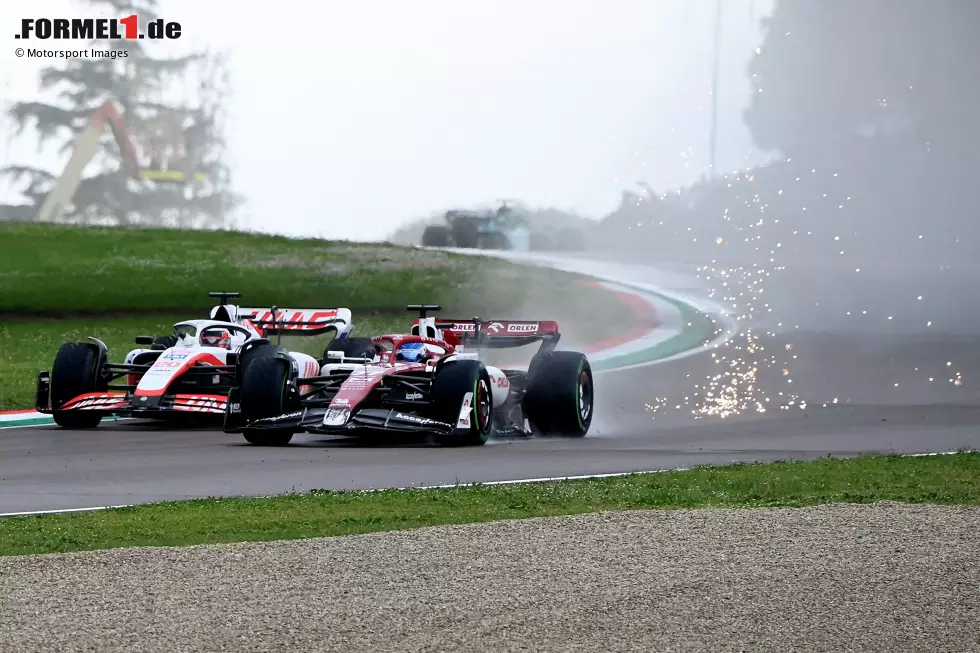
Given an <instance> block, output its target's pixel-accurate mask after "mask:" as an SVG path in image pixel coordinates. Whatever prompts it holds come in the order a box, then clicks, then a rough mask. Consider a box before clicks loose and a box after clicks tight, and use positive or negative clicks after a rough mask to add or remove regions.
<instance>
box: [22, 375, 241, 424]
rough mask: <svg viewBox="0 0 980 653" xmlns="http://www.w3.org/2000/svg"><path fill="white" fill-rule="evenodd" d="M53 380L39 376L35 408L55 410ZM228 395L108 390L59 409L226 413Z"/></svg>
mask: <svg viewBox="0 0 980 653" xmlns="http://www.w3.org/2000/svg"><path fill="white" fill-rule="evenodd" d="M50 393H51V381H50V377H49V376H48V375H47V374H46V373H41V374H40V375H39V376H38V382H37V395H36V398H35V402H34V403H35V409H36V410H37V411H38V412H39V413H46V414H50V413H52V412H54V411H53V410H52V408H51V407H50V405H49V404H50ZM227 405H228V397H227V396H225V395H217V394H176V395H164V396H161V397H137V396H135V395H134V394H133V393H131V392H119V391H113V390H108V391H106V392H89V393H86V394H83V395H79V396H77V397H75V398H74V399H72V400H70V401H68V402H66V403H65V404H64V405H63V406H62V407H61V408H60V409H59V411H75V410H86V411H98V412H101V413H105V414H106V415H117V416H120V417H146V418H159V417H164V416H167V415H168V414H169V415H174V416H177V415H193V414H198V415H201V414H204V415H215V416H216V415H224V413H225V409H226V407H227Z"/></svg>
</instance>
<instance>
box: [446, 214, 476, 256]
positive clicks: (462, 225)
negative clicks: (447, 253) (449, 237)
mask: <svg viewBox="0 0 980 653" xmlns="http://www.w3.org/2000/svg"><path fill="white" fill-rule="evenodd" d="M452 234H453V242H454V243H456V247H462V248H464V249H477V248H478V247H479V246H480V230H479V228H478V227H477V225H476V223H475V222H474V221H473V220H470V219H468V218H456V219H455V220H454V221H453V225H452Z"/></svg>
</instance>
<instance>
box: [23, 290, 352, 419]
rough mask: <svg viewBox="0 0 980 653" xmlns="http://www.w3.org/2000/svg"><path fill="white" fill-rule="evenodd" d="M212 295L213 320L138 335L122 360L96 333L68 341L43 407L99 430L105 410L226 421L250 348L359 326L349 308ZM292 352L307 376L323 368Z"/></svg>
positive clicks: (47, 381) (345, 332)
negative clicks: (113, 358) (242, 303)
mask: <svg viewBox="0 0 980 653" xmlns="http://www.w3.org/2000/svg"><path fill="white" fill-rule="evenodd" d="M208 296H209V297H218V298H220V302H221V303H220V304H219V305H218V306H215V307H213V308H212V309H211V313H210V319H206V320H204V319H200V320H186V321H183V322H178V323H177V324H175V325H174V327H173V329H174V332H173V335H169V336H159V337H156V338H154V337H152V336H138V337H137V338H136V344H137V345H142V347H140V348H139V349H134V350H132V351H130V352H129V353H128V354H127V355H126V358H125V361H124V362H123V363H122V364H115V363H110V362H109V351H108V349H107V347H106V345H105V343H103V342H102V341H100V340H98V339H96V338H91V337H90V338H89V340H91V342H68V343H65V344H63V345H62V346H61V348H60V349H59V350H58V353H57V355H56V356H55V359H54V366H53V367H52V368H51V371H50V373H49V372H47V371H44V372H41V373H40V374H39V375H38V380H37V397H36V401H35V403H36V408H37V410H38V411H39V412H42V413H48V414H51V415H52V416H53V417H54V421H55V423H56V424H58V425H59V426H62V427H64V428H72V429H78V428H94V427H95V426H97V425H98V424H99V422H100V421H101V420H102V418H103V417H106V416H120V417H141V418H151V419H169V418H179V417H185V418H186V417H196V418H207V417H211V418H212V419H215V420H217V421H218V423H219V424H220V423H221V420H222V419H223V416H224V414H225V407H226V403H227V399H228V390H229V389H230V388H232V387H235V386H239V385H241V377H242V375H243V374H244V373H245V372H247V367H246V366H245V365H242V364H240V359H239V356H240V352H241V350H242V348H243V347H244V346H246V345H248V344H249V343H252V342H256V341H262V342H268V340H267V338H268V337H269V336H280V337H281V336H282V335H320V334H324V333H327V332H330V331H334V332H336V333H337V338H336V339H335V340H334V341H333V342H331V346H332V347H335V348H336V347H338V346H340V344H342V343H346V342H347V341H346V339H347V337H348V336H349V334H350V333H351V332H352V331H353V329H354V325H353V324H352V323H351V312H350V310H349V309H346V308H337V309H327V308H318V309H277V308H276V307H272V308H269V309H265V308H240V307H237V306H234V305H231V304H228V302H227V300H228V299H229V298H232V297H240V296H241V295H240V294H239V293H208ZM335 343H338V344H335ZM289 356H291V357H292V360H294V361H295V362H296V364H297V365H298V366H299V369H302V370H304V371H305V373H306V374H316V373H317V372H318V370H319V369H320V364H319V362H318V360H317V359H316V358H314V357H313V356H308V355H306V354H302V353H299V352H290V353H289ZM236 375H237V376H238V378H236ZM115 381H124V383H113V382H115Z"/></svg>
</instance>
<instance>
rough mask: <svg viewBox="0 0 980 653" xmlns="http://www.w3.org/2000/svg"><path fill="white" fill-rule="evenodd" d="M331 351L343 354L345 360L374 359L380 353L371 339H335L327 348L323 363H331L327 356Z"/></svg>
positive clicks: (324, 352) (324, 351)
mask: <svg viewBox="0 0 980 653" xmlns="http://www.w3.org/2000/svg"><path fill="white" fill-rule="evenodd" d="M329 351H340V352H343V353H344V357H345V358H372V359H373V358H374V357H375V356H376V355H377V353H378V352H377V351H376V350H375V348H374V342H372V341H371V339H370V338H334V339H333V340H331V341H330V342H329V343H328V344H327V348H326V349H324V350H323V362H325V363H329V362H330V359H329V358H328V356H327V352H329Z"/></svg>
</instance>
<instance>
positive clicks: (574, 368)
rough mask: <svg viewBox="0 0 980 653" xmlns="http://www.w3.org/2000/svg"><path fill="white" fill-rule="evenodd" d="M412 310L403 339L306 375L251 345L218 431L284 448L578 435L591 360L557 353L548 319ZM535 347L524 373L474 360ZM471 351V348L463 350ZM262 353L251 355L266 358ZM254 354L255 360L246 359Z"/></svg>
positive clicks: (340, 355) (590, 403)
mask: <svg viewBox="0 0 980 653" xmlns="http://www.w3.org/2000/svg"><path fill="white" fill-rule="evenodd" d="M408 309H409V310H410V311H418V312H419V317H418V319H416V320H415V322H414V324H413V325H412V328H411V330H410V333H408V334H390V335H382V336H377V337H375V338H372V339H366V338H355V339H351V340H350V343H351V345H352V346H351V347H350V348H349V349H348V350H346V351H334V352H327V353H326V354H325V356H326V360H325V361H323V364H322V365H321V366H320V369H319V370H317V371H316V372H315V373H313V374H310V373H309V372H308V371H307V370H305V369H304V368H303V367H302V366H301V365H299V364H297V361H296V360H295V359H294V357H293V355H292V354H290V353H289V352H287V351H284V350H282V349H281V348H277V347H275V346H272V345H271V343H268V342H265V343H260V342H255V343H250V344H249V345H248V347H249V348H250V349H249V351H250V354H248V355H246V354H245V353H243V354H242V355H241V356H240V357H239V362H238V365H239V366H240V367H241V366H242V365H245V364H247V365H248V368H247V370H239V371H237V372H236V374H235V378H236V379H240V380H241V384H240V385H239V386H237V387H235V388H232V389H231V390H230V393H229V399H228V409H227V416H226V419H225V426H224V430H225V431H226V432H228V433H242V434H243V435H244V436H245V439H246V440H248V441H249V442H250V443H252V444H257V445H265V446H281V445H285V444H288V443H289V441H290V440H291V439H292V437H293V435H294V434H295V433H301V432H306V433H322V434H330V435H344V436H369V435H371V434H378V433H405V434H432V435H435V436H436V438H437V440H438V441H439V442H440V443H441V444H443V445H448V446H469V445H482V444H484V443H486V442H487V439H488V438H489V437H490V435H491V434H500V435H534V434H547V435H565V436H572V437H581V436H584V435H585V434H586V433H588V431H589V427H590V425H591V423H592V413H593V407H594V390H593V376H592V368H591V365H590V364H589V361H588V358H587V357H586V356H585V355H584V354H581V353H579V352H575V351H557V350H556V349H555V347H556V345H557V344H558V341H559V339H560V338H561V334H560V333H559V330H558V323H557V322H554V321H538V322H534V321H530V320H522V321H511V320H487V321H483V320H480V319H477V318H474V319H472V320H446V319H439V318H437V317H429V316H427V313H428V312H430V311H438V310H441V308H440V307H439V306H429V305H412V306H409V307H408ZM535 343H540V347H539V348H538V351H537V353H536V354H535V355H534V357H533V358H532V359H531V362H530V365H529V366H528V369H527V370H523V369H506V370H505V369H500V368H498V367H495V366H492V365H488V364H486V363H485V362H483V361H481V360H480V350H481V349H483V348H494V349H497V348H506V347H522V346H526V345H533V344H535ZM471 348H473V349H474V350H475V351H472V352H471V351H469V350H470V349H471ZM263 351H264V353H262V355H261V356H259V352H263ZM250 356H255V358H254V359H252V358H250Z"/></svg>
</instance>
